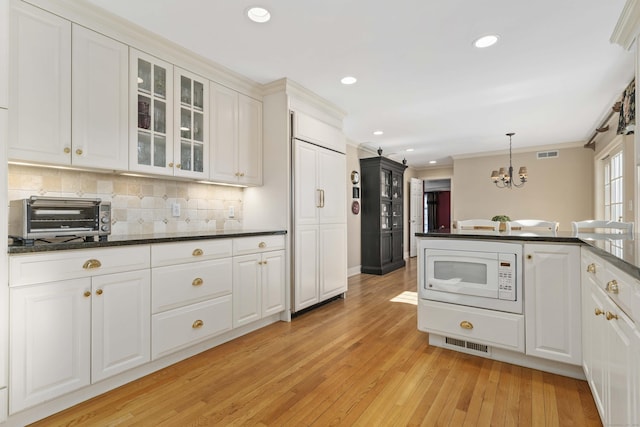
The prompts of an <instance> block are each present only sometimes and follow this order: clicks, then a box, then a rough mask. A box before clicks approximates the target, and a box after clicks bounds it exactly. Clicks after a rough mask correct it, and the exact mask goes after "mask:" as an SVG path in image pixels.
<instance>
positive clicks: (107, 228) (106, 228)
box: [100, 225, 109, 231]
mask: <svg viewBox="0 0 640 427" xmlns="http://www.w3.org/2000/svg"><path fill="white" fill-rule="evenodd" d="M100 230H102V231H109V226H108V225H103V226H102V227H100Z"/></svg>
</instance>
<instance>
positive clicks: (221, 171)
mask: <svg viewBox="0 0 640 427" xmlns="http://www.w3.org/2000/svg"><path fill="white" fill-rule="evenodd" d="M209 93H210V98H211V100H210V101H209V105H210V108H211V119H210V123H211V160H210V161H209V164H210V165H211V171H210V177H211V179H212V180H214V181H216V180H218V181H221V182H231V183H236V182H237V181H238V175H237V174H238V161H237V159H238V93H237V92H236V91H234V90H231V89H229V88H227V87H225V86H222V85H219V84H217V83H214V82H211V83H210V91H209Z"/></svg>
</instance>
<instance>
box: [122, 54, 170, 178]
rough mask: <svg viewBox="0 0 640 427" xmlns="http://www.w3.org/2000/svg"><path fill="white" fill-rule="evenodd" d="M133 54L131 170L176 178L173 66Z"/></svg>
mask: <svg viewBox="0 0 640 427" xmlns="http://www.w3.org/2000/svg"><path fill="white" fill-rule="evenodd" d="M130 55H131V57H130V59H129V64H130V67H131V72H130V75H131V78H132V81H131V86H130V87H131V89H132V90H131V93H132V97H131V101H132V105H131V107H130V109H131V124H130V127H131V136H130V140H131V141H136V143H135V144H130V150H131V151H130V155H129V159H130V160H129V163H130V165H129V166H130V169H131V170H137V171H141V172H151V173H156V174H164V175H173V165H174V163H173V138H174V136H173V65H171V64H169V63H167V62H164V61H161V60H159V59H157V58H155V57H153V56H150V55H146V54H144V53H142V52H138V51H136V50H134V49H131V54H130ZM134 88H135V90H134Z"/></svg>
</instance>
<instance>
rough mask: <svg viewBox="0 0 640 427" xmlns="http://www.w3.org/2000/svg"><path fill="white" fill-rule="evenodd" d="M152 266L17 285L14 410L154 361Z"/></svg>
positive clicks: (13, 341)
mask: <svg viewBox="0 0 640 427" xmlns="http://www.w3.org/2000/svg"><path fill="white" fill-rule="evenodd" d="M149 296H150V277H149V270H140V271H134V272H126V273H117V274H110V275H104V276H96V277H93V278H80V279H71V280H65V281H60V282H50V283H44V284H38V285H32V286H18V287H14V288H11V290H10V300H11V320H10V324H11V336H10V341H11V344H10V360H11V362H10V366H11V377H10V386H9V389H10V407H9V410H10V413H15V412H17V411H20V410H22V409H25V408H28V407H30V406H33V405H35V404H38V403H41V402H44V401H46V400H49V399H51V398H54V397H57V396H60V395H62V394H64V393H67V392H70V391H73V390H77V389H79V388H81V387H83V386H86V385H89V384H90V383H92V382H97V381H100V380H102V379H104V378H107V377H109V376H111V375H115V374H117V373H120V372H123V371H125V370H127V369H130V368H132V367H135V366H138V365H141V364H143V363H145V362H147V361H149V354H150V341H149V340H150V334H149V316H150V300H149Z"/></svg>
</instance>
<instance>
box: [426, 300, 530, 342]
mask: <svg viewBox="0 0 640 427" xmlns="http://www.w3.org/2000/svg"><path fill="white" fill-rule="evenodd" d="M418 304H419V305H420V309H419V310H418V313H419V316H418V329H420V330H421V331H424V332H430V333H434V334H438V335H444V336H447V337H452V338H458V339H462V340H468V341H471V342H474V343H479V344H487V345H491V346H496V347H500V348H505V349H507V350H513V351H517V352H520V353H524V350H525V338H524V335H525V333H524V324H525V321H524V316H523V315H521V314H512V313H505V312H501V311H493V310H485V309H481V308H475V307H466V306H463V305H454V304H447V303H442V302H437V301H429V300H424V299H419V300H418ZM420 313H429V316H424V315H420ZM462 322H469V323H470V324H471V326H472V328H470V329H468V328H464V327H462V325H461V324H462Z"/></svg>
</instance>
